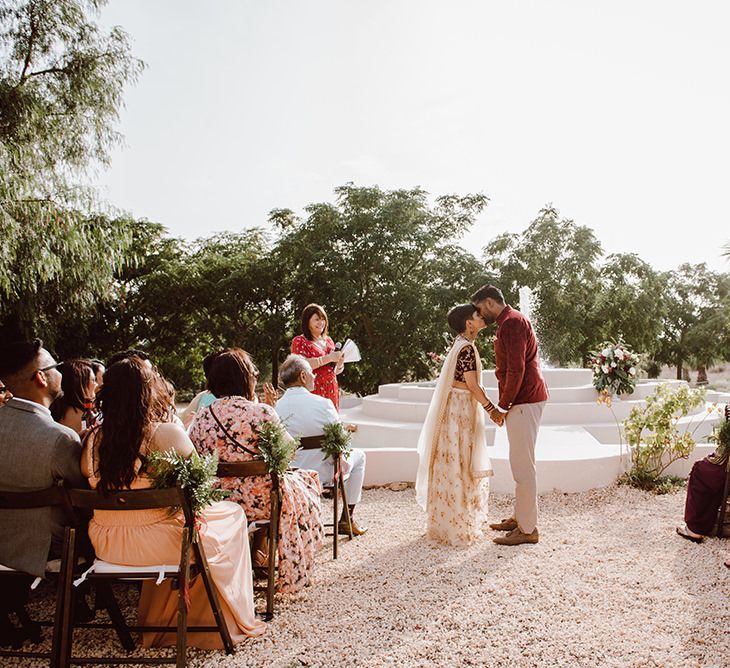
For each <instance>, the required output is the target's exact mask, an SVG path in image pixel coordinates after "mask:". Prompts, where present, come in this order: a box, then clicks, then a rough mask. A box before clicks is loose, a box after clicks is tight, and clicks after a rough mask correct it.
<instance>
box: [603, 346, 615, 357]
mask: <svg viewBox="0 0 730 668" xmlns="http://www.w3.org/2000/svg"><path fill="white" fill-rule="evenodd" d="M612 352H613V350H611V349H610V348H604V349H603V350H602V351H601V355H603V356H604V357H608V356H609V355H610V354H611V353H612Z"/></svg>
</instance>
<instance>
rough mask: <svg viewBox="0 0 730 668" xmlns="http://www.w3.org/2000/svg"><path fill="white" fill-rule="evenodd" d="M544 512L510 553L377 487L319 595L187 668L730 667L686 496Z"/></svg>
mask: <svg viewBox="0 0 730 668" xmlns="http://www.w3.org/2000/svg"><path fill="white" fill-rule="evenodd" d="M490 503H491V506H490V521H496V520H498V519H500V518H502V517H506V516H508V515H509V514H510V503H511V499H510V498H509V497H505V496H496V495H494V496H492V499H491V502H490ZM540 504H541V516H540V524H539V528H540V543H539V544H537V545H522V546H518V547H501V546H497V545H494V544H493V543H492V542H491V540H490V538H491V537H492V536H494V535H497V534H496V533H494V532H491V531H489V530H487V532H486V535H485V537H484V539H483V540H481V541H480V542H478V543H476V544H474V545H472V546H471V547H469V548H453V547H446V546H442V545H438V544H435V543H432V542H429V541H428V540H426V539H425V538H424V536H423V534H424V530H425V516H424V514H423V513H422V512H421V510H420V509H419V508H418V507H417V506H416V503H415V499H414V493H413V490H412V489H408V490H406V491H400V492H394V491H390V490H385V489H374V490H369V491H366V492H365V494H364V496H363V502H362V504H360V505H359V506H358V509H357V519H358V521H362V522H363V523H364V524H367V525H369V526H370V531H369V532H368V533H367V534H366V535H365V536H363V537H360V538H357V539H355V540H353V541H352V542H348V541H347V540H343V542H342V543H341V546H340V556H339V558H338V559H337V561H333V560H332V552H331V547H330V545H329V544H327V545H326V546H325V548H324V549H323V550H322V552H321V554H320V558H319V563H318V564H317V567H316V571H315V581H314V583H313V585H312V586H310V587H308V588H306V589H305V590H304V591H303V592H300V593H299V594H296V595H290V596H281V597H278V599H277V610H276V617H275V619H274V620H273V621H272V622H271V623H270V624H269V631H268V633H267V635H266V636H265V637H262V638H259V639H255V640H249V641H247V642H245V643H244V644H242V645H240V646H239V647H237V648H236V653H235V655H233V656H226V655H225V654H224V653H223V652H203V651H199V650H189V665H190V666H194V667H196V668H214V667H218V666H226V667H227V668H228V667H241V668H243V667H244V666H245V667H248V666H272V667H274V668H291V667H297V666H311V667H312V668H316V667H320V666H321V667H328V668H329V667H331V666H368V667H371V666H372V667H375V666H424V667H425V666H505V667H507V666H509V667H515V666H517V667H522V666H525V667H528V666H529V667H532V666H550V667H556V666H557V667H563V666H565V667H569V666H570V667H572V666H576V667H577V666H581V667H583V666H608V667H612V666H616V667H621V668H625V667H637V668H638V667H642V668H643V667H647V668H648V667H659V666H693V667H694V666H697V667H700V666H701V667H703V668H707V667H713V666H715V667H721V666H730V570H728V569H727V568H725V567H724V565H723V561H724V560H725V559H728V558H730V541H727V540H725V541H721V540H718V539H711V540H708V541H706V542H705V543H704V544H702V545H695V544H693V543H690V542H688V541H685V540H682V539H681V538H679V537H678V536H676V535H675V534H674V528H675V526H676V525H677V524H678V523H680V521H681V519H682V510H683V506H684V492H683V491H680V492H678V493H675V494H669V495H666V496H653V495H650V494H646V493H644V492H640V491H637V490H633V489H630V488H626V487H611V488H609V489H606V490H599V491H594V492H588V493H583V494H570V495H566V494H560V493H553V494H549V495H546V496H543V497H541V500H540ZM133 602H134V597H133V594H130V595H129V597H128V604H130V607H129V608H128V609H129V610H133V607H131V604H132V603H133ZM43 607H44V608H45V612H46V613H48V611H49V610H50V604H49V603H46V605H45V606H43ZM46 633H47V634H48V631H47V632H46ZM76 638H77V640H76V642H75V646H74V654H77V653H78V654H80V655H83V654H85V653H94V654H98V653H104V652H105V651H106V652H109V651H114V649H115V639H114V636H113V634H109V633H102V632H89V631H86V632H78V633H77V635H76ZM158 654H159V652H158V651H147V652H146V653H145V654H144V655H145V656H152V655H158ZM3 665H21V664H18V663H13V661H12V660H7V662H6V663H3ZM22 665H28V666H31V665H34V663H32V662H27V661H26V662H25V663H23V664H22ZM35 665H45V664H44V663H43V662H40V663H36V664H35Z"/></svg>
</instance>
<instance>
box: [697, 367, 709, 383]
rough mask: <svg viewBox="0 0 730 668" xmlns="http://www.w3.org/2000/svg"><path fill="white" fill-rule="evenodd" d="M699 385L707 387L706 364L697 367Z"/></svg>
mask: <svg viewBox="0 0 730 668" xmlns="http://www.w3.org/2000/svg"><path fill="white" fill-rule="evenodd" d="M697 384H698V385H707V367H706V366H705V365H704V364H698V365H697Z"/></svg>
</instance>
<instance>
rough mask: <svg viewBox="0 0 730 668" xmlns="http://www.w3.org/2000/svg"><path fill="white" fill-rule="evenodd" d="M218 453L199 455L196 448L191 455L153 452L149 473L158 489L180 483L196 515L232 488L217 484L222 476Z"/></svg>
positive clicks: (148, 464) (220, 499) (225, 495)
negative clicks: (219, 469)
mask: <svg viewBox="0 0 730 668" xmlns="http://www.w3.org/2000/svg"><path fill="white" fill-rule="evenodd" d="M217 469H218V454H217V453H211V454H207V455H203V456H201V455H199V454H198V453H197V452H195V451H193V453H192V455H190V457H183V456H182V455H181V454H179V453H178V452H175V451H174V450H170V451H168V452H151V453H150V454H149V455H148V456H147V475H148V476H149V478H150V479H151V480H152V484H153V486H154V487H156V488H157V489H165V488H168V487H175V486H176V485H178V484H179V485H180V487H181V488H182V489H183V492H184V493H185V495H186V496H187V498H188V500H189V502H190V507H191V508H192V511H193V514H194V515H195V517H199V516H200V514H201V512H202V511H203V509H204V508H205V507H206V506H210V505H212V504H213V503H216V502H217V501H222V500H223V499H225V498H226V497H227V496H228V495H229V494H230V492H228V491H226V490H224V489H220V488H218V487H216V483H217V482H218V478H216V475H215V474H216V470H217Z"/></svg>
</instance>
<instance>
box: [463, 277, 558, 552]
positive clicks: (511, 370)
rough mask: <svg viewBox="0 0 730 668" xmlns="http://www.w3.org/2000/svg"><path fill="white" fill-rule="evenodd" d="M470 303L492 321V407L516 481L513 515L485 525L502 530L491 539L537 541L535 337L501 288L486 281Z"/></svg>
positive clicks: (540, 404) (538, 384)
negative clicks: (495, 398)
mask: <svg viewBox="0 0 730 668" xmlns="http://www.w3.org/2000/svg"><path fill="white" fill-rule="evenodd" d="M471 301H472V304H474V306H475V308H476V309H477V310H478V311H479V313H480V314H481V316H482V317H483V318H484V320H485V322H486V323H487V324H488V325H491V324H492V323H494V322H496V323H497V333H496V335H495V337H494V355H495V358H496V367H497V368H496V371H495V373H496V375H497V383H498V385H499V403H498V404H497V408H498V409H499V410H500V411H501V412H502V413H503V414H504V417H505V420H504V421H505V425H506V426H507V440H508V441H509V465H510V468H511V469H512V477H513V478H514V480H515V511H514V517H510V518H509V519H506V520H502V521H501V522H499V523H498V524H490V527H491V528H492V529H496V530H498V531H507V532H508V533H507V534H506V535H505V536H500V537H499V538H495V539H494V542H495V543H497V544H499V545H520V544H521V543H537V542H538V540H539V534H538V531H537V478H536V469H535V441H536V440H537V430H538V428H539V427H540V418H541V417H542V411H543V408H544V407H545V403H546V402H547V399H548V389H547V385H546V384H545V379H544V378H543V377H542V372H541V371H540V359H539V357H538V354H537V338H536V337H535V332H534V330H533V329H532V325H531V324H530V321H529V320H528V319H527V318H526V317H525V316H524V315H522V313H520V312H519V311H515V310H514V309H513V308H512V307H511V306H509V305H508V304H505V302H504V297H503V296H502V291H501V290H500V289H499V288H496V287H494V286H493V285H485V286H483V287H481V288H479V290H477V291H476V292H475V293H474V294H473V295H472V296H471Z"/></svg>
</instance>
